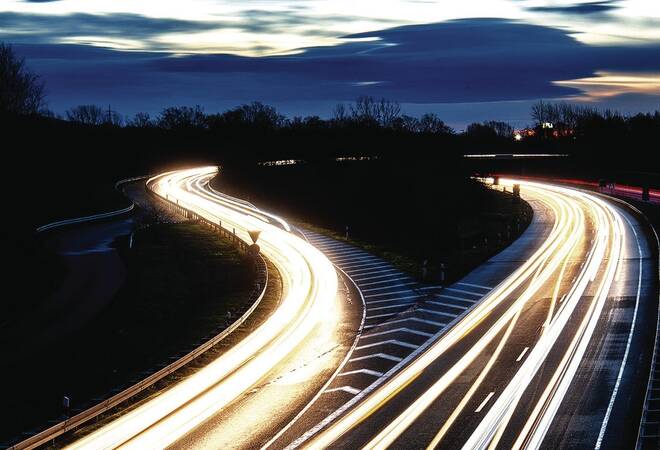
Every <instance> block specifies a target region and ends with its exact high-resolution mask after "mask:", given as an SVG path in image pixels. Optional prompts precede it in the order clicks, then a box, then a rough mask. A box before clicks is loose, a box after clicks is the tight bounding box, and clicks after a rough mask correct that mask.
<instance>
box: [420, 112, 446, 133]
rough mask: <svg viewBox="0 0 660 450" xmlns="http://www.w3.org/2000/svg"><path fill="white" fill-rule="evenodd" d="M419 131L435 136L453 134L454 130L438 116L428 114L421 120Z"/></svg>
mask: <svg viewBox="0 0 660 450" xmlns="http://www.w3.org/2000/svg"><path fill="white" fill-rule="evenodd" d="M419 131H420V132H422V133H433V134H452V133H453V132H454V130H453V129H452V128H451V127H449V126H448V125H447V124H445V123H444V122H443V121H442V120H441V119H440V118H439V117H438V116H437V115H436V114H434V113H426V114H424V115H423V116H422V117H420V119H419Z"/></svg>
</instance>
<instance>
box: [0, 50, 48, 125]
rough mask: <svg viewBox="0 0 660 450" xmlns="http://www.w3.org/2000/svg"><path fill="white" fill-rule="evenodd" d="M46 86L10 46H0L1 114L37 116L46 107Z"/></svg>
mask: <svg viewBox="0 0 660 450" xmlns="http://www.w3.org/2000/svg"><path fill="white" fill-rule="evenodd" d="M44 99H45V94H44V85H43V83H42V82H41V81H40V80H39V77H38V76H37V75H35V74H34V73H32V72H31V71H30V70H28V69H27V67H25V60H24V59H23V58H19V57H17V56H16V54H15V53H14V51H13V49H12V48H11V46H9V45H5V44H0V114H37V113H39V112H40V111H41V110H42V109H43V108H44V107H45V101H44Z"/></svg>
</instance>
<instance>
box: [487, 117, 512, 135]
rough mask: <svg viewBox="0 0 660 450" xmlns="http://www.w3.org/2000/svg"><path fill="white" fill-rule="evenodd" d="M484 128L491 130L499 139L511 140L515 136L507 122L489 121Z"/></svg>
mask: <svg viewBox="0 0 660 450" xmlns="http://www.w3.org/2000/svg"><path fill="white" fill-rule="evenodd" d="M484 126H486V127H488V128H491V129H492V130H493V131H495V134H496V135H498V136H499V137H503V138H510V137H511V136H513V127H512V126H511V125H509V124H508V123H506V122H498V121H496V120H489V121H487V122H484Z"/></svg>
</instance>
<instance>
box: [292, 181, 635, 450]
mask: <svg viewBox="0 0 660 450" xmlns="http://www.w3.org/2000/svg"><path fill="white" fill-rule="evenodd" d="M500 182H501V183H503V184H507V185H512V184H514V183H516V184H520V185H521V186H523V187H524V188H525V189H526V192H528V193H531V194H532V195H533V196H534V197H535V198H538V199H540V200H541V201H542V202H544V203H545V204H547V205H548V206H549V207H550V209H552V211H553V213H554V216H555V224H554V226H553V229H552V230H551V232H550V234H549V236H548V238H547V239H546V241H545V242H544V243H543V244H542V245H541V247H540V248H539V249H538V250H537V251H536V252H535V253H534V254H533V255H532V257H531V258H529V259H528V260H527V261H525V262H524V263H523V264H522V265H521V267H519V268H518V270H516V271H515V272H514V273H513V274H512V275H511V276H509V277H508V278H507V279H506V280H505V281H503V282H502V283H501V284H500V285H499V286H497V287H496V288H495V289H494V290H493V291H492V292H491V293H490V294H489V295H488V297H486V298H485V299H484V301H483V302H482V303H480V304H479V305H478V306H477V307H476V308H475V309H474V310H473V311H472V312H471V313H470V314H468V315H467V316H465V317H464V318H463V319H462V320H461V321H460V322H459V323H457V324H456V325H455V326H454V327H453V328H452V329H451V330H450V331H449V332H447V333H446V334H444V335H443V336H442V337H441V338H440V339H439V340H438V341H437V342H435V343H434V344H433V345H431V346H430V347H429V348H428V349H427V350H426V351H425V352H424V353H423V354H422V355H421V356H420V357H418V358H417V359H416V360H414V361H413V362H412V363H411V364H410V365H408V366H406V367H405V368H403V369H401V370H400V371H399V372H398V373H396V374H395V375H393V376H392V377H391V378H390V379H389V380H388V381H387V382H385V383H384V384H382V385H381V386H380V387H379V388H378V389H377V390H375V391H373V392H372V394H371V395H370V396H369V397H366V398H363V399H362V401H361V403H357V405H356V406H355V407H354V408H353V409H352V410H350V411H349V412H348V413H346V414H345V415H343V416H341V417H339V419H338V420H336V421H335V422H334V423H332V424H331V425H329V426H328V427H327V429H325V430H323V431H321V432H320V433H319V434H318V435H317V436H316V437H315V438H314V439H313V440H312V441H311V442H310V444H309V447H311V448H324V447H328V446H331V445H332V443H333V442H335V441H336V440H337V439H338V438H339V437H341V436H342V435H344V434H345V433H347V432H348V431H349V430H351V429H353V428H354V427H355V426H357V425H358V424H359V423H361V422H363V421H364V420H365V419H367V418H368V417H369V416H370V415H372V414H373V413H374V412H376V411H377V410H378V409H379V408H381V407H382V406H383V405H384V404H386V403H387V402H388V401H389V400H390V399H391V398H392V397H394V396H395V395H397V394H398V393H399V392H401V391H402V390H404V389H405V387H406V386H407V385H408V384H409V383H411V382H412V381H413V380H414V379H415V378H416V377H417V376H418V375H419V374H420V373H421V372H422V371H423V370H425V369H426V368H427V367H428V366H429V365H430V364H431V363H433V362H434V361H435V360H436V359H437V358H438V357H440V356H441V355H442V354H443V353H444V352H446V351H447V350H448V349H449V348H451V347H452V346H454V345H456V344H457V343H458V342H460V341H461V339H462V338H463V337H464V336H465V335H467V334H468V333H470V332H472V331H473V330H474V329H475V328H476V327H477V326H478V325H479V324H480V323H481V322H482V321H483V320H484V319H485V318H486V317H487V316H489V314H490V313H491V312H492V310H493V309H494V308H495V307H497V306H500V305H503V304H504V305H505V306H506V309H505V311H504V312H502V313H498V318H497V320H496V321H495V322H494V324H493V325H491V326H490V327H489V328H488V329H486V330H485V332H484V333H483V335H481V336H480V338H479V339H478V341H477V342H476V343H475V344H473V345H472V346H471V347H470V348H468V349H467V351H466V352H465V353H464V354H463V356H462V357H461V358H460V359H459V360H458V361H457V362H456V363H454V365H453V366H452V367H450V368H449V370H448V371H447V372H445V373H444V374H443V375H442V376H441V377H440V378H439V379H438V381H436V383H435V384H434V385H432V386H431V387H430V388H429V389H427V390H426V391H425V392H424V393H423V394H422V395H421V396H420V397H419V398H417V399H416V400H415V401H414V402H413V403H412V404H411V405H409V407H408V408H406V409H405V410H404V412H402V413H401V414H400V415H399V416H398V417H396V418H395V419H394V420H392V421H391V422H390V423H389V424H388V425H387V426H386V427H385V428H384V429H383V430H381V431H380V432H379V433H378V434H377V435H376V436H375V437H374V438H373V439H372V440H371V441H370V442H368V443H367V444H366V445H365V447H364V448H367V449H384V448H387V447H389V446H391V445H393V444H394V442H395V441H396V439H397V438H399V437H400V436H401V434H402V433H403V432H404V431H405V430H407V429H408V428H409V427H410V426H411V425H412V424H413V423H414V422H415V420H417V419H418V418H419V416H420V415H421V414H422V413H423V412H424V411H425V410H426V409H427V408H428V407H429V406H430V405H431V404H432V403H433V402H434V401H435V400H436V399H437V398H438V397H439V396H440V395H441V394H442V393H443V392H444V391H445V390H446V389H447V387H448V386H450V385H451V383H453V382H454V381H455V380H456V378H457V377H458V376H459V375H460V374H461V373H462V372H463V371H464V370H465V369H466V368H467V367H468V366H469V365H470V364H471V363H472V362H473V361H474V360H475V359H476V358H477V356H478V355H479V354H481V353H482V352H483V351H484V349H485V348H487V347H488V346H489V345H490V344H491V343H492V342H493V340H494V339H496V337H497V336H498V335H499V333H500V332H501V331H502V330H503V329H504V327H505V326H506V325H507V324H508V323H510V321H511V319H512V318H513V317H514V316H515V315H516V314H517V313H518V312H519V311H520V310H521V309H522V308H523V307H524V306H525V304H526V303H527V302H528V301H529V300H530V299H532V298H534V296H535V295H536V293H537V292H538V291H539V289H540V288H541V287H542V286H544V285H545V284H547V283H548V282H549V281H550V280H552V279H554V278H552V277H563V273H564V270H565V268H566V260H567V258H568V257H569V256H570V255H571V254H572V252H573V251H574V249H575V248H576V245H578V243H584V245H586V246H587V248H588V253H587V257H586V263H585V264H584V265H583V266H582V267H581V268H579V269H578V275H577V277H576V278H575V279H574V280H573V282H572V286H571V289H570V291H569V292H568V294H567V295H566V297H565V298H563V299H562V301H560V302H559V303H560V304H559V306H557V305H556V297H557V293H558V291H557V289H556V288H555V289H553V296H552V306H551V308H552V309H553V310H554V309H555V307H556V308H557V310H556V313H555V314H554V316H552V315H551V314H549V315H548V317H547V319H546V323H545V325H546V326H545V327H544V330H543V332H542V333H541V336H540V337H539V339H538V341H537V342H536V344H534V345H533V346H531V347H530V350H529V352H528V353H527V355H526V358H525V360H524V361H523V363H522V364H521V365H520V367H519V368H518V369H517V372H516V374H515V375H514V377H513V379H512V380H511V381H510V382H509V384H508V385H507V386H506V387H505V389H504V390H503V391H501V393H500V394H499V395H498V397H497V399H496V400H495V402H494V403H493V404H492V405H491V406H490V407H489V410H488V412H487V413H486V415H485V416H484V419H483V420H482V421H481V423H480V424H479V426H478V427H477V429H476V430H475V432H474V433H473V435H472V436H471V437H470V438H469V440H468V441H467V442H466V444H465V447H464V448H466V449H475V448H490V447H491V444H492V445H495V444H494V443H496V442H497V441H498V440H499V437H500V436H501V433H502V431H503V429H504V427H505V426H506V424H507V423H508V420H509V418H510V417H511V415H512V412H513V410H514V409H515V407H516V405H517V404H518V401H519V399H520V398H521V396H522V394H523V393H524V391H525V389H526V387H527V386H528V385H529V383H530V382H531V380H532V379H533V378H534V376H535V374H536V373H537V371H538V370H539V368H540V367H541V366H542V365H543V363H544V362H545V361H546V357H547V355H548V354H549V352H550V351H551V350H552V349H553V348H554V345H555V342H556V341H557V339H558V337H559V334H560V333H562V332H563V331H564V330H565V329H566V325H567V322H568V319H569V318H570V317H571V315H572V313H573V312H574V311H575V309H576V307H577V304H578V302H579V300H580V298H581V297H582V295H583V294H584V292H585V290H586V289H587V287H588V285H589V284H590V283H592V282H594V280H596V279H598V290H597V295H596V296H595V298H594V301H593V303H592V305H591V306H590V310H589V312H588V314H587V316H585V318H584V320H583V323H582V324H581V326H580V328H579V330H578V333H577V334H576V339H575V340H574V342H573V344H572V345H571V346H570V348H569V349H568V350H567V353H566V355H567V357H566V359H567V366H566V367H567V368H568V370H567V372H562V377H558V379H557V380H554V381H556V384H553V386H555V387H556V388H557V389H550V390H549V391H548V392H550V391H552V393H553V395H552V396H551V398H549V401H550V408H548V409H545V410H544V411H543V413H544V414H543V417H542V421H541V426H540V427H534V428H533V431H534V432H535V433H537V435H536V437H535V438H534V439H535V442H536V440H538V439H541V440H542V437H543V435H544V433H545V431H544V430H546V429H547V426H548V424H549V423H550V421H551V420H552V417H553V414H554V413H553V411H556V408H557V407H558V405H559V404H560V403H561V400H562V399H563V395H564V394H565V392H566V389H567V387H568V386H569V384H570V382H571V380H572V375H573V374H574V373H575V370H576V369H577V364H578V363H579V361H580V360H581V358H582V355H583V354H584V351H585V349H586V345H587V344H588V342H589V340H590V337H591V335H592V333H593V328H594V326H595V321H596V320H597V317H598V313H599V312H600V311H601V310H602V307H603V303H604V301H605V299H606V297H607V293H608V292H609V288H610V286H611V284H612V281H613V278H614V274H615V273H616V268H617V264H618V261H619V258H620V254H621V246H622V241H623V228H622V226H621V219H620V217H619V215H618V212H617V211H616V210H615V209H614V208H612V207H611V206H609V205H608V204H607V203H606V202H604V201H602V200H600V199H598V198H596V197H595V196H593V195H590V194H586V193H582V192H578V191H575V190H572V189H568V188H562V187H557V186H552V185H548V184H543V183H532V182H525V181H517V180H500ZM587 215H588V216H589V217H593V218H595V220H596V223H595V225H594V226H595V230H596V238H595V239H594V240H593V242H589V240H588V238H587V237H586V233H585V230H586V223H587V222H586V216H587ZM558 274H559V275H558ZM558 282H559V281H557V283H558ZM523 286H525V289H524V291H523V293H522V294H520V295H519V296H518V297H517V298H515V297H514V298H512V297H511V294H512V293H513V292H514V291H515V290H516V289H518V288H520V287H523ZM505 301H506V302H507V303H503V302H505ZM569 356H570V358H569ZM568 363H570V364H568ZM463 406H465V405H464V404H461V407H463ZM443 431H444V432H446V430H443ZM440 434H441V435H442V434H443V433H440ZM441 435H440V436H439V438H441V437H442V436H441ZM439 438H438V439H436V440H435V441H434V444H437V443H438V442H439ZM539 442H540V441H539ZM298 444H300V442H298Z"/></svg>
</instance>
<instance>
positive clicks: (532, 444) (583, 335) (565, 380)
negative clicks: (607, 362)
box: [513, 198, 626, 448]
mask: <svg viewBox="0 0 660 450" xmlns="http://www.w3.org/2000/svg"><path fill="white" fill-rule="evenodd" d="M595 200H596V201H597V202H598V203H600V206H601V207H602V208H603V209H604V211H605V212H606V216H607V219H608V221H609V223H610V224H611V225H612V231H613V236H612V243H611V254H610V257H609V259H608V262H607V268H606V272H605V276H604V279H603V281H602V282H601V283H600V284H599V286H598V289H597V291H596V294H595V295H594V298H593V300H592V301H591V303H590V305H589V311H588V313H587V314H586V315H585V317H584V319H583V320H582V323H581V324H580V328H579V330H578V332H577V333H576V334H575V336H574V338H573V340H572V341H571V345H570V347H569V349H568V350H567V351H566V352H565V353H564V356H563V358H562V361H561V364H560V365H559V367H558V368H557V370H556V371H555V373H554V375H553V377H552V379H551V382H550V383H548V386H547V387H546V389H545V391H544V392H543V395H542V396H541V398H540V399H539V400H538V402H537V405H536V407H535V408H534V411H533V412H532V414H531V415H530V417H529V418H528V420H527V422H526V423H525V426H524V427H523V430H522V432H521V433H520V434H519V436H518V439H517V440H516V442H515V444H514V446H513V448H521V447H523V446H524V447H525V448H540V447H541V444H542V442H543V438H544V437H545V435H546V433H547V431H548V429H549V427H550V425H551V423H552V420H553V419H554V416H555V414H556V412H557V410H558V409H559V406H560V404H561V402H562V400H563V399H564V397H565V395H566V392H567V391H568V389H569V387H570V384H571V382H572V381H573V378H574V376H575V373H576V372H577V370H578V367H579V365H580V362H581V361H582V357H583V356H584V353H585V352H586V349H587V346H588V344H589V341H590V339H591V336H592V335H593V332H594V330H595V328H596V325H597V324H598V320H599V318H600V313H601V311H602V310H603V307H604V306H605V301H606V300H607V295H608V293H609V290H610V287H611V285H612V282H613V280H614V277H615V275H616V271H617V269H618V263H619V261H620V257H621V253H622V249H623V247H624V245H625V239H626V235H625V228H624V227H623V223H622V220H621V215H620V214H619V213H618V212H617V211H616V210H615V209H614V208H612V207H611V206H609V205H608V204H607V203H605V202H603V201H602V200H600V199H598V198H595ZM550 394H552V396H551V397H550ZM530 429H531V430H532V431H530Z"/></svg>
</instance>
